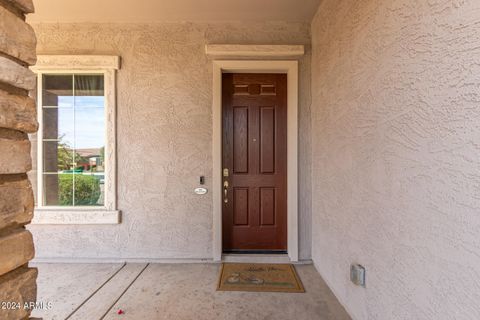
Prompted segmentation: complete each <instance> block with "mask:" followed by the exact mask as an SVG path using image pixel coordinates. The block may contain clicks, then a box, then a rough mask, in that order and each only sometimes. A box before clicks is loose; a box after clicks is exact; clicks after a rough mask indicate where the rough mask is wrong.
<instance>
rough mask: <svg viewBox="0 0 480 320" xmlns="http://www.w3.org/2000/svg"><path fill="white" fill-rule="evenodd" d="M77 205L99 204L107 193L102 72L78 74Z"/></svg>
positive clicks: (76, 110) (76, 115)
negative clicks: (99, 73)
mask: <svg viewBox="0 0 480 320" xmlns="http://www.w3.org/2000/svg"><path fill="white" fill-rule="evenodd" d="M74 104H75V153H76V157H77V160H76V163H77V168H78V169H79V170H81V173H80V172H79V173H77V174H76V175H75V204H76V205H82V206H98V205H103V203H104V201H103V200H104V193H105V190H104V189H105V188H104V187H105V163H104V150H105V109H104V90H103V76H102V75H75V100H74Z"/></svg>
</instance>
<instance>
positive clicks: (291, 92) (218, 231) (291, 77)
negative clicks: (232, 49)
mask: <svg viewBox="0 0 480 320" xmlns="http://www.w3.org/2000/svg"><path fill="white" fill-rule="evenodd" d="M233 72H235V73H286V74H287V96H288V103H287V193H288V196H287V251H288V257H289V258H290V261H292V262H296V261H298V62H297V61H278V60H275V61H266V60H262V61H251V60H241V61H231V60H216V61H213V110H212V119H213V123H212V130H213V135H212V136H213V140H212V150H213V155H212V156H213V174H212V177H213V183H212V197H213V246H212V248H213V260H214V261H221V260H222V206H223V204H222V73H233Z"/></svg>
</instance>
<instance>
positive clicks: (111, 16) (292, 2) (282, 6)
mask: <svg viewBox="0 0 480 320" xmlns="http://www.w3.org/2000/svg"><path fill="white" fill-rule="evenodd" d="M299 2H301V5H299ZM320 2H321V0H302V1H299V0H261V1H259V0H122V1H118V0H71V1H70V0H69V1H65V0H35V1H34V3H35V14H33V15H29V17H28V19H29V21H30V22H166V21H195V22H206V21H211V22H215V21H233V20H237V21H238V20H241V21H305V22H309V21H310V20H311V19H312V17H313V15H314V14H315V12H316V10H317V7H318V5H319V3H320Z"/></svg>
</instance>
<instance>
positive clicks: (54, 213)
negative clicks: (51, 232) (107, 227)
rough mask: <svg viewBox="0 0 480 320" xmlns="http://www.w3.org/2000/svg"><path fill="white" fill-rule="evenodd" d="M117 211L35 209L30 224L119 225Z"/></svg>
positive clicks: (118, 212)
mask: <svg viewBox="0 0 480 320" xmlns="http://www.w3.org/2000/svg"><path fill="white" fill-rule="evenodd" d="M120 218H121V212H120V211H119V210H107V209H103V208H99V209H75V210H68V209H49V208H35V212H34V216H33V220H32V224H33V225H35V224H73V225H81V224H120V222H121V219H120Z"/></svg>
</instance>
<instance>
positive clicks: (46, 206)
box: [32, 56, 119, 223]
mask: <svg viewBox="0 0 480 320" xmlns="http://www.w3.org/2000/svg"><path fill="white" fill-rule="evenodd" d="M118 66H119V59H118V57H110V56H39V57H38V62H37V65H36V66H35V67H32V70H33V71H35V72H36V73H37V74H38V88H37V90H38V92H37V104H38V121H39V123H40V126H39V132H38V135H37V144H38V152H37V198H36V202H37V203H36V205H37V207H36V212H35V219H34V223H35V222H37V223H42V221H43V222H44V223H56V222H58V223H109V222H110V223H118V219H119V216H118V211H117V210H116V209H117V208H116V180H115V179H116V174H115V172H116V168H115V165H116V161H115V70H116V69H118ZM108 212H111V213H112V214H111V215H109V214H108ZM97 218H99V219H97Z"/></svg>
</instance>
